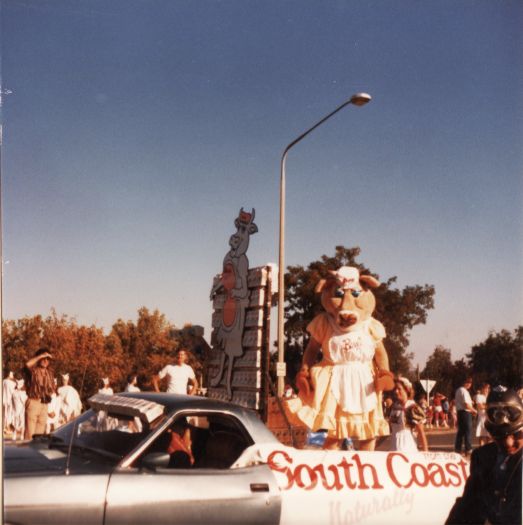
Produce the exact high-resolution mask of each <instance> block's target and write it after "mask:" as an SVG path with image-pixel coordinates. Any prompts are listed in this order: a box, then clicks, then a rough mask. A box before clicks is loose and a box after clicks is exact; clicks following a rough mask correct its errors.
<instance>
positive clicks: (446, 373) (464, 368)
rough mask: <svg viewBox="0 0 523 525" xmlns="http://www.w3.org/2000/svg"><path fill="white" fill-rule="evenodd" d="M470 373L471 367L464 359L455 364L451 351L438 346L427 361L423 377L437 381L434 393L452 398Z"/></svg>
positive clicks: (422, 373)
mask: <svg viewBox="0 0 523 525" xmlns="http://www.w3.org/2000/svg"><path fill="white" fill-rule="evenodd" d="M470 373H471V369H470V366H468V365H467V364H466V363H465V360H464V359H460V360H458V361H454V362H453V361H452V359H451V352H450V350H449V349H448V348H445V347H443V346H441V345H438V346H437V347H436V348H435V349H434V351H433V352H432V354H431V355H430V356H429V358H428V359H427V362H426V364H425V368H424V369H423V371H422V372H421V377H422V378H423V379H432V380H434V381H436V384H435V385H434V389H433V392H440V393H442V394H444V395H445V396H447V397H449V398H452V397H454V392H455V390H456V389H457V388H458V387H459V386H460V385H461V384H462V383H463V380H464V379H465V377H466V376H467V375H470Z"/></svg>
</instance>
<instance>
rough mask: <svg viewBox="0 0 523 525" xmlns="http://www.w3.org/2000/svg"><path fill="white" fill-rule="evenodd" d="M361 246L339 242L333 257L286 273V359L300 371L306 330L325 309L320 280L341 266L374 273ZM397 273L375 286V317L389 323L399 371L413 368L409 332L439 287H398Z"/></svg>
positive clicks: (390, 351) (394, 363) (430, 305)
mask: <svg viewBox="0 0 523 525" xmlns="http://www.w3.org/2000/svg"><path fill="white" fill-rule="evenodd" d="M359 254H360V249H359V248H357V247H354V248H345V247H344V246H336V249H335V253H334V255H333V256H332V257H329V256H327V255H322V256H321V257H320V259H319V260H317V261H312V262H311V263H309V265H308V266H307V267H306V268H305V267H303V266H289V267H288V272H287V273H286V274H285V290H286V292H285V293H286V299H287V304H286V306H285V317H286V323H285V335H286V361H287V363H288V365H289V368H290V369H291V370H290V371H289V375H292V372H295V371H296V368H297V366H298V363H299V361H300V360H301V356H302V353H303V349H304V348H305V346H306V344H307V341H308V334H307V331H306V328H307V325H308V324H309V322H310V321H311V320H312V319H313V318H314V316H315V315H317V314H318V313H319V312H321V311H322V306H321V302H320V297H319V295H317V294H316V293H315V292H314V288H315V286H316V283H317V282H318V281H319V280H320V279H322V278H324V277H326V276H327V275H328V271H329V270H337V269H338V268H339V267H340V266H355V267H357V268H358V269H359V271H360V273H366V274H371V275H374V276H375V277H377V278H379V277H378V275H377V274H375V273H373V272H371V271H370V270H369V268H367V267H366V266H365V265H363V264H361V263H359V262H357V261H356V258H357V257H358V256H359ZM395 282H396V277H390V278H389V279H388V280H387V281H385V282H383V283H382V285H381V286H380V287H379V288H377V289H376V290H374V294H375V296H376V303H377V306H376V311H375V312H374V317H376V318H377V319H378V320H379V321H381V322H382V323H383V324H384V325H385V329H386V331H387V338H386V340H385V347H386V348H387V353H388V355H389V361H390V368H391V370H392V371H394V372H396V373H402V374H408V373H409V372H410V359H411V357H412V356H411V354H408V353H407V348H408V344H409V336H410V331H411V330H412V328H413V327H414V326H416V325H418V324H424V323H425V322H426V320H427V312H428V310H430V309H431V308H433V307H434V294H435V290H434V287H433V286H432V285H428V284H425V285H423V286H420V285H414V286H406V287H405V288H403V289H402V290H400V289H398V288H395V287H394V283H395Z"/></svg>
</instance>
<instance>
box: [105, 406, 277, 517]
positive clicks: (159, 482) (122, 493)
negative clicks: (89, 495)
mask: <svg viewBox="0 0 523 525" xmlns="http://www.w3.org/2000/svg"><path fill="white" fill-rule="evenodd" d="M175 433H177V435H175ZM173 443H176V444H177V446H176V447H173ZM183 443H187V445H184V444H183ZM252 443H253V440H252V438H251V437H250V435H249V433H248V432H247V431H246V429H245V426H244V425H243V424H242V423H241V420H240V419H239V418H238V417H236V416H235V415H234V414H231V413H229V414H226V413H223V412H214V413H212V412H205V413H204V412H198V413H197V414H194V413H193V414H190V413H187V412H179V413H177V414H175V415H173V416H172V417H170V418H168V419H167V420H166V422H165V424H164V425H162V427H161V428H159V429H158V431H157V432H155V433H154V435H153V436H152V437H151V438H150V440H149V442H148V444H146V445H145V446H144V447H143V448H141V449H140V448H139V449H138V451H135V452H134V453H131V455H130V458H132V459H128V460H127V461H126V460H124V461H123V462H122V464H121V465H120V467H119V468H117V469H116V470H115V471H114V472H113V474H112V475H111V478H110V480H109V486H108V491H107V499H106V514H105V521H104V523H105V525H139V524H150V523H154V524H155V525H163V524H179V525H190V524H191V523H205V524H216V525H217V524H224V523H227V524H231V525H233V524H241V525H245V523H249V524H251V523H252V524H267V525H269V524H270V525H276V524H279V520H280V512H281V496H280V489H279V487H278V485H277V482H276V478H275V477H274V474H273V473H272V472H271V470H270V468H269V467H268V466H267V465H263V464H262V465H250V464H249V463H246V464H245V465H244V466H238V465H241V462H240V463H238V462H236V460H237V459H238V457H239V456H240V455H241V454H242V451H243V450H245V449H246V448H247V447H249V446H251V445H252ZM180 447H181V448H180ZM173 448H177V449H178V451H177V452H173ZM169 450H170V453H169ZM184 451H185V452H184ZM155 455H159V456H160V458H163V459H161V460H160V461H157V462H156V463H153V464H151V463H150V462H148V460H147V458H148V457H151V456H155ZM178 455H181V456H183V459H185V461H182V462H177V461H174V460H175V457H178ZM234 463H236V466H235V467H234V468H231V465H233V464H234ZM168 467H170V468H168Z"/></svg>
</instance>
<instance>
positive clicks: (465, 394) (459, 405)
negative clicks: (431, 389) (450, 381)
mask: <svg viewBox="0 0 523 525" xmlns="http://www.w3.org/2000/svg"><path fill="white" fill-rule="evenodd" d="M454 401H455V402H456V410H467V411H469V412H470V410H469V409H468V408H467V405H470V406H472V398H471V397H470V392H469V391H468V390H467V389H466V388H465V387H464V386H460V387H459V388H458V389H457V390H456V395H455V397H454Z"/></svg>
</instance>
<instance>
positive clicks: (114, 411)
mask: <svg viewBox="0 0 523 525" xmlns="http://www.w3.org/2000/svg"><path fill="white" fill-rule="evenodd" d="M90 405H91V409H90V410H88V411H86V412H85V413H83V414H82V415H81V416H79V417H78V418H77V419H75V420H74V421H72V422H70V423H68V424H67V425H64V426H63V427H61V428H59V429H58V430H57V431H55V432H54V433H53V434H51V435H50V436H41V437H36V438H35V439H33V440H32V441H30V442H25V443H22V444H18V445H15V446H6V447H5V451H4V454H5V455H4V523H7V524H10V525H24V524H28V525H29V524H53V525H60V524H65V523H68V524H96V525H116V524H121V525H124V524H125V525H134V524H155V525H161V524H183V525H188V524H193V523H201V524H242V525H245V524H251V523H252V524H262V523H263V524H274V525H277V524H286V525H291V524H299V525H305V524H307V523H314V524H322V523H330V524H333V525H349V524H356V523H362V524H363V523H376V524H382V523H389V524H390V523H402V524H406V523H413V524H414V523H415V524H416V525H420V524H423V523H443V522H444V521H445V517H446V515H447V514H448V511H449V510H450V507H451V506H452V503H453V501H454V499H455V498H456V497H457V496H459V495H460V494H461V492H462V491H463V486H464V482H465V479H466V477H467V475H468V470H467V469H468V464H467V463H466V462H465V461H464V460H463V459H462V458H461V457H460V456H459V455H456V454H446V453H419V454H410V455H406V454H402V453H398V452H391V453H387V452H361V453H360V452H355V451H345V452H343V451H323V450H298V449H295V448H292V447H287V446H284V445H282V444H281V443H280V442H279V441H278V440H276V438H275V437H274V436H273V434H272V433H271V432H270V431H269V430H268V429H267V428H266V427H265V426H264V424H263V423H262V422H261V421H260V419H259V418H258V416H257V415H256V413H255V412H252V411H249V410H246V409H243V408H241V407H238V406H235V405H232V404H228V403H222V402H218V401H214V400H210V399H206V398H202V397H193V396H179V395H173V394H155V393H126V394H118V395H114V396H104V395H99V394H97V395H96V396H93V397H92V398H91V399H90Z"/></svg>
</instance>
